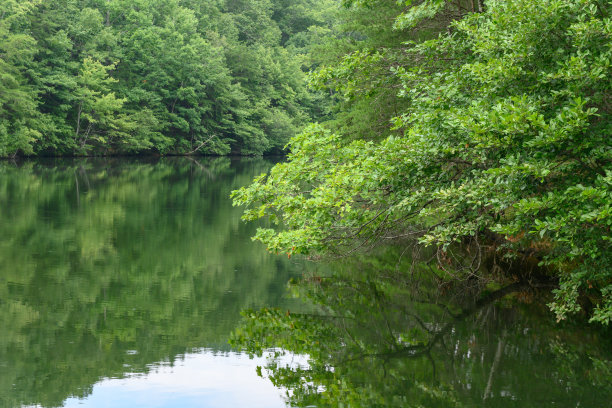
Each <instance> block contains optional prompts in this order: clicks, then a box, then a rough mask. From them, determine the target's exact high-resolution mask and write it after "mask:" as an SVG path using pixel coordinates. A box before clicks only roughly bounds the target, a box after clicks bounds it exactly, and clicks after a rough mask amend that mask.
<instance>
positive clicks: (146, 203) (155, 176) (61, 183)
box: [0, 158, 300, 407]
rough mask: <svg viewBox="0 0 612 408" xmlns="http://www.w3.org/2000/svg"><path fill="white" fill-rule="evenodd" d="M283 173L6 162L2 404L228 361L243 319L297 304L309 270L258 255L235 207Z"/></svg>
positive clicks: (45, 401)
mask: <svg viewBox="0 0 612 408" xmlns="http://www.w3.org/2000/svg"><path fill="white" fill-rule="evenodd" d="M270 165H271V163H269V162H266V161H264V160H255V159H253V160H243V161H232V160H230V159H228V158H221V159H205V160H202V159H201V160H195V159H194V160H190V159H162V160H157V161H151V162H146V161H134V160H130V161H126V160H84V161H51V162H47V163H45V162H41V161H37V162H26V163H21V164H19V165H15V164H10V163H4V164H2V165H1V166H0V208H1V209H2V217H1V218H0V237H2V239H0V328H1V330H0V373H1V375H0V406H3V407H19V406H22V405H39V406H44V407H54V406H61V405H62V404H63V403H64V400H66V398H68V397H70V396H75V397H85V396H88V395H89V394H90V393H91V392H92V387H93V385H94V384H95V383H96V382H97V381H99V380H100V379H103V378H122V377H123V376H125V375H126V373H148V372H150V370H151V364H152V363H155V362H158V361H174V360H175V359H177V358H178V357H179V356H182V355H184V354H185V353H188V352H190V351H191V350H193V349H197V348H202V347H205V348H207V349H214V350H221V351H223V350H228V345H227V337H228V335H229V332H230V331H231V330H232V329H233V328H234V327H235V325H236V324H237V322H238V320H239V318H240V315H239V312H240V310H241V309H243V308H245V307H254V306H263V305H267V304H272V305H278V306H280V305H285V304H286V303H287V301H286V300H285V299H283V296H284V288H285V284H286V282H287V280H288V279H289V278H290V277H291V276H294V275H295V274H296V273H298V271H297V270H298V269H299V268H300V266H299V265H297V264H295V262H292V263H289V261H288V260H287V259H283V258H279V257H275V256H271V255H268V254H267V253H266V252H265V251H262V248H261V246H259V245H257V244H255V243H252V242H251V240H250V236H252V235H253V233H254V228H255V227H254V226H252V225H246V224H244V223H242V222H241V221H240V216H241V213H242V211H241V209H237V208H232V207H231V202H230V200H229V199H228V195H229V193H230V191H231V190H232V189H235V188H237V187H239V186H241V185H245V184H246V183H248V182H249V181H250V180H251V179H252V178H253V177H254V176H255V175H258V174H260V173H261V172H263V171H265V170H266V169H268V168H269V166H270ZM225 361H227V360H225ZM254 375H255V374H253V376H254Z"/></svg>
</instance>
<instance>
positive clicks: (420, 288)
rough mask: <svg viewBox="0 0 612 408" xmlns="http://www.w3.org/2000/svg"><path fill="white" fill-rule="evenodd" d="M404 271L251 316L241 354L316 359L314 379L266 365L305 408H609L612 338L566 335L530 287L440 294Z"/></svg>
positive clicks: (581, 332) (330, 282) (573, 329)
mask: <svg viewBox="0 0 612 408" xmlns="http://www.w3.org/2000/svg"><path fill="white" fill-rule="evenodd" d="M397 259H398V254H396V253H393V252H392V251H391V253H389V254H386V255H384V256H381V257H378V258H369V259H367V262H361V263H360V262H350V263H344V264H343V265H336V267H335V268H334V270H335V273H333V274H330V275H323V274H314V275H312V276H310V277H308V278H306V279H303V280H301V281H300V282H297V283H296V284H295V285H294V287H293V290H294V292H295V294H296V295H297V296H299V297H301V298H303V299H307V300H308V301H309V302H310V303H311V304H312V305H313V307H314V308H315V311H314V312H309V313H304V312H300V311H295V312H293V311H287V310H281V309H271V308H266V309H262V310H258V311H247V312H246V313H245V319H244V321H243V324H242V326H241V327H240V328H239V329H237V330H236V331H235V332H234V334H233V339H232V342H233V344H234V345H235V346H236V347H238V348H240V349H243V350H247V351H248V352H250V353H253V354H260V353H261V352H262V351H263V350H266V349H268V348H270V347H279V348H282V349H284V350H288V351H289V352H293V353H299V354H303V355H309V356H310V360H309V367H308V368H292V367H286V366H285V365H284V364H283V363H282V362H278V361H276V360H275V359H274V358H272V359H269V362H268V364H267V369H266V371H267V375H268V376H270V378H271V380H272V382H273V383H274V384H276V385H282V386H285V387H287V388H288V389H289V390H290V391H291V393H290V395H291V396H290V401H291V403H292V404H294V405H295V406H316V407H338V406H342V404H344V406H350V407H413V406H414V407H428V408H429V407H538V408H539V407H607V406H610V401H612V363H611V361H612V347H611V343H610V335H609V334H610V333H609V332H608V333H607V334H606V333H602V332H598V331H595V330H593V329H592V328H591V327H588V326H583V325H580V324H577V323H576V324H574V325H570V324H563V325H559V324H556V323H555V322H554V321H553V320H552V316H551V314H550V313H549V312H548V311H547V309H546V308H545V307H543V306H542V305H537V304H535V299H537V298H539V297H540V295H541V294H537V293H534V290H533V289H530V288H527V287H525V286H523V285H519V284H510V285H508V286H506V287H503V288H494V287H489V288H486V287H485V288H483V287H482V285H481V284H480V283H479V282H474V281H469V280H468V281H464V282H457V283H455V284H454V285H442V286H440V284H439V282H437V281H436V279H434V276H435V274H433V273H432V270H431V269H429V268H426V267H425V266H424V265H421V266H423V268H422V269H419V267H418V266H417V268H416V270H414V271H412V272H411V273H406V272H402V271H400V270H398V269H396V268H395V265H396V264H397ZM386 260H389V261H391V262H386ZM434 272H435V271H434ZM416 282H419V283H418V284H417V283H416ZM483 289H484V291H483Z"/></svg>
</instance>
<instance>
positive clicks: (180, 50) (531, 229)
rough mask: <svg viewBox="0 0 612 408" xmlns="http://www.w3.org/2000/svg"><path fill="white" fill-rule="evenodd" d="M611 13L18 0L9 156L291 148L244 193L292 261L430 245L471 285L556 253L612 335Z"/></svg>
mask: <svg viewBox="0 0 612 408" xmlns="http://www.w3.org/2000/svg"><path fill="white" fill-rule="evenodd" d="M611 11H612V2H610V1H609V0H538V1H529V0H503V1H502V0H416V1H412V0H252V1H247V0H207V1H203V0H127V1H126V0H57V1H42V0H3V1H2V2H1V4H0V156H3V157H17V156H36V155H37V156H59V155H67V156H72V155H83V156H89V155H120V154H155V155H170V154H181V155H188V154H214V155H227V154H238V155H261V154H270V153H281V152H285V153H287V160H286V161H284V162H282V163H279V164H277V165H275V166H274V168H273V169H272V170H271V171H270V172H269V173H267V174H264V175H262V176H260V177H258V178H256V179H255V180H254V181H253V183H251V184H250V185H248V186H246V187H243V188H241V189H239V190H236V191H235V192H234V193H233V195H232V196H233V199H234V203H235V204H236V205H245V206H246V212H245V215H244V218H245V219H246V220H255V219H258V218H269V219H270V220H271V221H272V223H275V224H276V225H272V227H266V228H260V229H259V230H258V232H257V234H256V236H255V238H256V239H258V240H260V241H262V242H263V243H264V244H266V246H267V247H268V249H269V250H270V251H272V252H276V253H284V254H287V255H288V256H291V255H292V254H294V253H301V254H306V255H310V256H319V255H321V254H333V255H337V256H345V255H347V254H351V253H353V252H355V251H357V250H360V249H363V248H371V247H374V246H378V245H381V244H385V243H402V242H416V243H418V244H419V245H420V246H425V247H430V248H435V257H436V259H437V263H438V266H439V271H438V272H439V274H440V275H441V276H443V277H449V276H451V275H452V276H455V277H457V276H458V277H459V278H461V279H464V278H465V279H472V278H475V279H478V278H479V277H480V270H479V265H480V264H481V261H482V259H483V258H484V257H486V256H490V254H491V253H492V254H494V256H495V257H499V259H501V260H503V262H506V263H512V262H515V261H518V262H524V261H529V262H532V263H533V262H535V263H537V264H538V265H539V267H541V268H542V270H543V271H544V274H545V275H547V277H548V278H550V279H553V280H555V281H556V282H558V284H559V286H558V289H557V290H556V291H555V299H554V301H553V302H552V303H551V304H550V307H551V308H552V310H553V311H554V312H555V313H556V316H557V318H558V319H559V320H562V319H565V318H566V317H568V316H570V315H573V314H576V313H585V314H586V315H587V316H588V317H589V318H590V319H591V321H592V322H596V323H600V324H605V325H608V324H609V322H610V320H611V319H612V248H611V245H610V242H611V234H610V228H611V226H612V145H611V141H610V140H611V139H610V134H611V133H612V121H611V120H610V113H611V111H612V99H611V88H612V82H611V78H612V63H611V61H612V41H611V40H612V38H611V36H612V20H611V19H610V12H611ZM457 246H461V247H462V248H467V249H468V253H469V256H468V257H467V258H469V259H468V260H467V261H466V260H465V259H463V260H457V257H456V256H455V249H456V248H457ZM464 258H465V257H464ZM451 271H452V272H451ZM532 278H533V277H532V276H529V275H528V273H527V272H525V274H524V275H523V276H516V277H515V279H516V280H520V281H530V280H531V279H532Z"/></svg>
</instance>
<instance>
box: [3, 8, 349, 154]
mask: <svg viewBox="0 0 612 408" xmlns="http://www.w3.org/2000/svg"><path fill="white" fill-rule="evenodd" d="M314 3H316V4H314ZM335 3H336V2H334V1H314V0H299V1H296V0H248V1H247V0H206V1H198V0H58V1H42V0H3V1H2V2H0V156H5V157H6V156H14V155H75V154H76V155H91V154H94V155H101V154H125V153H137V152H141V153H159V154H168V153H175V154H185V153H190V152H198V153H204V154H228V153H236V154H247V155H251V154H262V153H270V152H278V151H279V150H280V149H281V148H282V147H283V146H284V145H285V144H286V143H287V142H288V141H289V139H290V137H292V136H294V135H295V134H296V132H297V131H298V130H301V128H302V127H303V126H304V125H305V124H306V123H308V122H309V121H311V120H312V119H313V118H319V117H321V115H322V114H323V113H324V110H325V104H324V103H322V102H321V101H320V100H318V97H317V94H316V93H312V92H310V93H309V92H308V91H307V89H306V84H307V82H306V78H305V74H304V72H305V71H307V70H308V69H309V68H310V65H311V64H312V62H310V61H308V60H307V58H306V57H305V55H306V53H307V51H308V48H309V45H310V43H311V42H312V40H311V38H313V37H317V35H321V34H320V33H318V31H323V32H324V31H325V30H326V29H327V28H326V27H328V26H329V25H330V23H329V20H330V19H331V18H333V13H329V12H328V11H329V10H328V9H329V8H330V7H331V8H332V9H335V8H337V5H336V4H335Z"/></svg>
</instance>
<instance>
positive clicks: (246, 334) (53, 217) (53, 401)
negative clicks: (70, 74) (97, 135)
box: [0, 158, 612, 408]
mask: <svg viewBox="0 0 612 408" xmlns="http://www.w3.org/2000/svg"><path fill="white" fill-rule="evenodd" d="M271 164H272V163H271V162H269V161H265V160H262V159H250V160H232V159H229V158H220V159H197V160H196V159H185V158H180V159H179V158H177V159H172V158H166V159H160V160H149V161H142V160H119V159H108V160H91V159H89V160H74V161H73V160H61V161H57V160H56V161H48V162H45V161H36V162H22V163H17V164H16V163H7V162H5V163H2V164H0V209H1V211H2V216H1V217H0V237H1V238H0V407H284V406H286V405H287V404H289V405H299V406H308V405H310V406H320V407H323V406H330V407H336V406H341V404H345V405H346V406H380V407H391V406H397V407H404V406H423V407H480V406H488V407H489V406H490V407H594V408H595V407H602V408H607V407H612V403H611V402H610V401H612V388H611V385H610V384H611V383H612V365H611V364H610V359H611V355H612V347H611V343H610V336H609V332H608V334H607V333H606V332H602V331H597V330H593V329H592V328H590V327H588V326H586V325H582V324H578V323H577V324H564V325H557V324H556V323H555V322H554V320H553V319H552V316H550V314H549V313H548V312H547V311H546V309H545V308H544V307H542V306H541V305H538V304H535V302H534V298H537V296H534V294H533V293H532V292H530V291H529V290H525V289H524V288H514V289H512V288H511V289H512V290H506V291H505V292H504V293H501V292H498V291H497V289H499V288H488V291H487V292H486V293H485V294H482V293H472V292H470V291H469V290H467V289H466V288H465V287H455V288H446V289H445V293H441V292H440V290H439V288H438V286H436V285H428V284H427V282H426V281H427V278H426V275H425V274H424V275H423V276H422V277H421V278H420V280H421V284H420V285H418V286H417V285H413V283H411V281H410V280H409V279H408V276H407V275H405V274H402V273H400V272H398V269H397V268H395V266H396V265H397V262H396V260H397V255H396V254H395V255H394V254H387V255H385V256H380V257H369V258H366V259H357V260H353V261H349V262H343V263H335V264H320V265H318V266H314V267H313V266H312V265H309V264H307V263H305V262H303V261H299V260H297V261H296V260H294V259H291V260H289V259H287V258H286V257H282V256H275V255H271V254H268V253H267V252H266V251H265V250H263V248H262V246H261V245H260V244H257V243H253V242H252V241H251V240H250V237H251V236H252V235H253V234H254V232H255V228H256V226H255V225H247V224H245V223H242V222H241V221H240V215H241V212H242V210H241V209H239V208H233V207H232V206H231V202H230V200H229V199H228V195H229V193H230V191H231V190H233V189H235V188H237V187H240V186H243V185H245V184H247V183H248V182H249V181H250V180H251V179H252V178H253V177H254V176H256V175H258V174H260V173H262V172H264V171H266V170H267V169H268V168H269V167H270V166H271ZM389 265H392V266H389ZM303 273H305V276H307V277H308V278H307V279H306V280H304V281H302V282H301V283H300V284H297V285H295V286H294V287H293V288H292V292H293V293H294V294H298V295H299V296H300V298H301V299H300V300H299V302H298V300H297V299H292V298H291V297H290V296H288V292H287V290H286V287H287V281H288V280H289V279H291V278H294V277H299V276H302V274H303ZM410 278H411V279H413V278H414V275H411V276H410ZM458 294H459V295H458ZM460 295H463V296H460ZM502 295H503V296H502ZM264 307H271V308H272V309H265V311H263V312H259V313H257V312H254V313H253V314H251V315H250V316H251V317H250V319H242V318H241V317H240V311H241V310H244V309H253V310H255V311H257V310H259V309H261V308H264ZM273 308H278V309H273ZM288 310H290V312H288ZM232 332H234V334H233V338H234V341H235V343H236V344H237V345H241V346H242V347H243V349H245V350H246V349H248V350H249V351H251V352H253V353H255V354H258V353H259V352H262V356H261V357H256V358H254V359H250V358H248V356H247V355H245V354H243V353H241V352H239V351H236V350H232V349H231V348H230V346H229V345H228V339H229V338H230V334H231V333H232ZM272 350H275V351H276V353H273V352H272ZM282 350H285V352H282V353H279V352H281V351H282ZM278 354H284V355H280V356H279V355H278ZM300 356H302V357H300ZM303 356H309V359H307V358H306V357H303ZM307 360H308V361H307Z"/></svg>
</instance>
